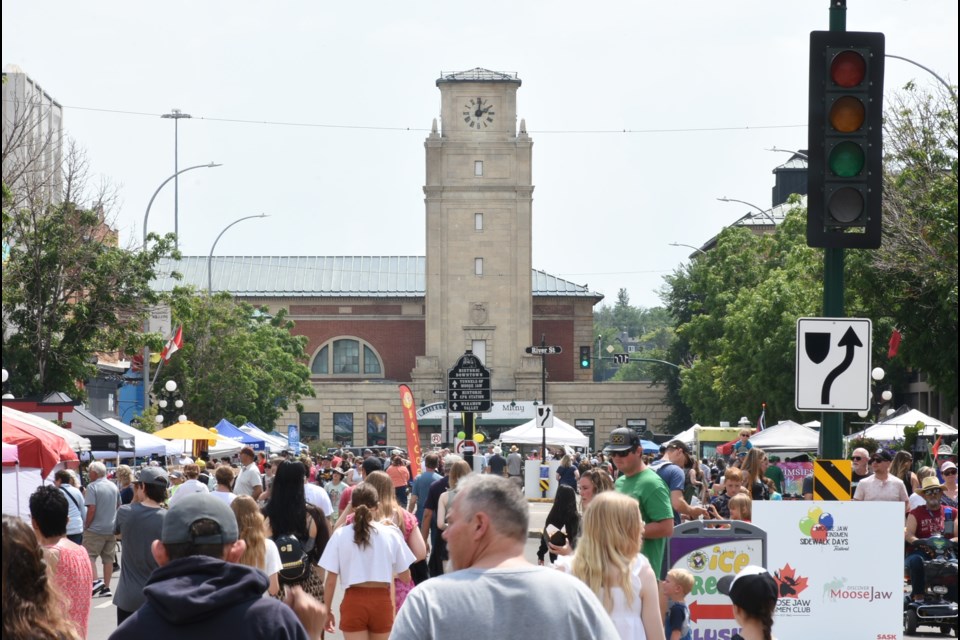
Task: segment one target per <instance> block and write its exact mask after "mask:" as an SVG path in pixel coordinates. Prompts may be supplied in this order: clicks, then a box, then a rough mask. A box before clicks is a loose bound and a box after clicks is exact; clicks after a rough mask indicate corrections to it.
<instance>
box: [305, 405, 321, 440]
mask: <svg viewBox="0 0 960 640" xmlns="http://www.w3.org/2000/svg"><path fill="white" fill-rule="evenodd" d="M319 439H320V414H319V413H317V412H315V411H304V412H303V413H301V414H300V440H301V441H302V442H312V441H314V440H319Z"/></svg>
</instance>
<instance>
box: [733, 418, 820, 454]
mask: <svg viewBox="0 0 960 640" xmlns="http://www.w3.org/2000/svg"><path fill="white" fill-rule="evenodd" d="M750 442H751V443H752V444H753V446H755V447H759V448H761V449H763V450H764V451H766V452H768V453H773V452H792V451H795V452H797V453H802V452H806V451H816V450H817V448H818V447H819V444H820V434H818V433H817V432H816V431H814V430H813V429H811V428H810V427H805V426H803V425H802V424H797V423H796V422H794V421H793V420H784V421H783V422H781V423H779V424H776V425H774V426H772V427H767V428H766V429H764V430H763V431H760V432H758V433H755V434H753V435H752V436H750Z"/></svg>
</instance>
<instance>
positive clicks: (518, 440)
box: [500, 418, 590, 447]
mask: <svg viewBox="0 0 960 640" xmlns="http://www.w3.org/2000/svg"><path fill="white" fill-rule="evenodd" d="M543 432H544V430H543V429H541V428H539V427H538V426H537V421H536V420H531V421H530V422H524V423H523V424H521V425H520V426H518V427H514V428H513V429H510V430H509V431H504V432H503V433H501V434H500V442H505V443H508V444H535V445H539V444H542V443H543ZM546 432H547V444H548V445H551V446H555V447H559V446H563V445H567V446H570V447H587V446H589V445H590V438H588V437H587V436H585V435H583V433H581V432H580V430H579V429H577V428H575V427H572V426H570V425H569V424H567V423H566V422H564V421H563V420H561V419H560V418H554V419H553V427H551V428H550V429H547V430H546Z"/></svg>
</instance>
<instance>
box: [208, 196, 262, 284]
mask: <svg viewBox="0 0 960 640" xmlns="http://www.w3.org/2000/svg"><path fill="white" fill-rule="evenodd" d="M269 217H270V216H268V215H267V214H265V213H261V214H260V215H258V216H245V217H243V218H238V219H237V220H234V221H233V222H231V223H230V224H228V225H227V226H226V227H224V228H223V231H221V232H220V235H218V236H217V239H216V240H214V241H213V245H212V246H211V247H210V255H208V256H207V295H208V296H212V295H213V250H214V249H216V248H217V243H218V242H220V238H221V237H222V236H223V234H225V233H226V232H227V229H229V228H230V227H232V226H233V225H235V224H237V223H238V222H243V221H244V220H252V219H254V218H269Z"/></svg>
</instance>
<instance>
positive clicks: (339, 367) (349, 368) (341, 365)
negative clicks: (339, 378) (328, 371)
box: [333, 340, 360, 373]
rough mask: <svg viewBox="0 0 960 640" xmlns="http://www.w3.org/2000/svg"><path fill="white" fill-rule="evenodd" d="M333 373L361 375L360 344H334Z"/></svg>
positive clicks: (346, 342) (350, 342) (340, 342)
mask: <svg viewBox="0 0 960 640" xmlns="http://www.w3.org/2000/svg"><path fill="white" fill-rule="evenodd" d="M333 372H334V373H360V343H359V342H357V341H356V340H337V341H335V342H334V343H333Z"/></svg>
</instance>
